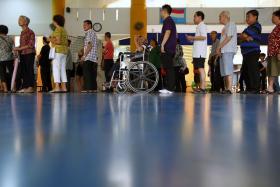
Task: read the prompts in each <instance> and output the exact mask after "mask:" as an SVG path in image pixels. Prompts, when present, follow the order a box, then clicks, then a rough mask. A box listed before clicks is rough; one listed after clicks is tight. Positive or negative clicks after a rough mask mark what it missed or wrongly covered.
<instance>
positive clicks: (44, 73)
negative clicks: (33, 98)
mask: <svg viewBox="0 0 280 187" xmlns="http://www.w3.org/2000/svg"><path fill="white" fill-rule="evenodd" d="M40 72H41V79H42V84H43V87H42V91H43V92H48V91H51V90H52V81H51V66H41V68H40Z"/></svg>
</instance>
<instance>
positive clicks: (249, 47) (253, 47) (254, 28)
mask: <svg viewBox="0 0 280 187" xmlns="http://www.w3.org/2000/svg"><path fill="white" fill-rule="evenodd" d="M243 33H245V34H247V35H248V36H250V37H251V38H252V39H253V40H252V41H244V42H242V43H241V45H240V47H241V53H242V54H243V55H245V54H250V53H259V52H260V51H261V50H260V45H261V33H262V26H261V24H259V22H256V23H255V24H253V25H250V26H248V27H247V28H246V29H245V30H244V31H243Z"/></svg>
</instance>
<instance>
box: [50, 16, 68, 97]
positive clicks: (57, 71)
mask: <svg viewBox="0 0 280 187" xmlns="http://www.w3.org/2000/svg"><path fill="white" fill-rule="evenodd" d="M64 24H65V18H64V17H63V16H61V15H55V16H54V17H53V25H54V26H55V31H54V32H53V33H52V35H51V37H50V41H51V43H52V46H53V47H54V48H55V58H54V59H53V61H52V71H53V78H54V83H55V87H54V89H53V90H52V91H51V93H57V92H63V93H66V92H67V87H66V83H67V75H66V57H67V52H68V39H67V37H68V36H67V32H66V30H65V29H64Z"/></svg>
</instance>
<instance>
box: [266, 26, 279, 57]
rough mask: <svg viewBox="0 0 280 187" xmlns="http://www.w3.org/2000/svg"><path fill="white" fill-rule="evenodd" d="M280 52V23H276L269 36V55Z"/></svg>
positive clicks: (275, 54)
mask: <svg viewBox="0 0 280 187" xmlns="http://www.w3.org/2000/svg"><path fill="white" fill-rule="evenodd" d="M277 54H280V24H279V25H276V27H275V28H274V29H273V31H272V32H271V33H270V35H269V37H268V56H277Z"/></svg>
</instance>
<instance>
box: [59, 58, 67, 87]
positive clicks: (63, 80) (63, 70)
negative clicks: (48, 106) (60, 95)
mask: <svg viewBox="0 0 280 187" xmlns="http://www.w3.org/2000/svg"><path fill="white" fill-rule="evenodd" d="M66 57H67V56H66V55H64V54H61V57H60V76H61V90H62V91H63V92H67V87H66V84H67V82H68V81H67V80H68V79H67V74H66Z"/></svg>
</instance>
